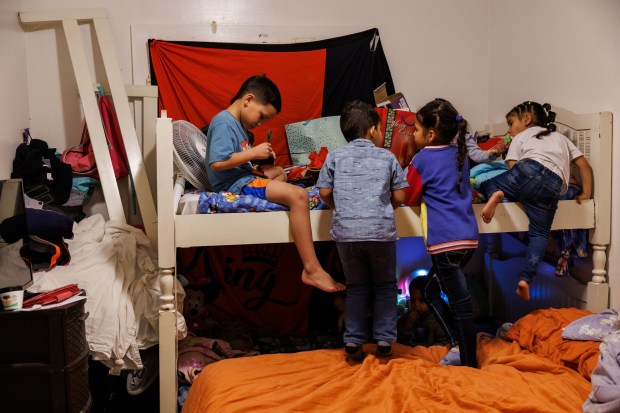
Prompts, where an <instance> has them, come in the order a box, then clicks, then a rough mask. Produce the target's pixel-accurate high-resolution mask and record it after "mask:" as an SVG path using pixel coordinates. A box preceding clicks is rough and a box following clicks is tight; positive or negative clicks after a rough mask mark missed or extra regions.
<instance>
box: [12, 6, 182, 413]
mask: <svg viewBox="0 0 620 413" xmlns="http://www.w3.org/2000/svg"><path fill="white" fill-rule="evenodd" d="M19 18H20V21H21V22H22V23H23V24H28V26H29V28H30V29H31V30H38V29H41V28H44V27H48V25H49V24H57V23H59V22H61V23H62V27H63V30H64V34H65V37H66V39H67V45H68V49H69V54H70V56H71V63H72V65H73V70H74V72H75V78H76V81H77V85H78V92H79V94H80V97H81V100H82V106H83V109H84V116H85V118H86V123H87V125H88V130H89V133H90V136H91V140H92V144H93V150H94V154H95V160H96V162H97V167H98V169H99V176H100V179H101V186H102V189H103V195H104V197H105V202H106V205H107V207H108V211H109V215H110V219H112V220H116V221H120V222H122V223H125V222H126V220H125V214H124V209H123V205H122V202H121V198H120V193H119V190H118V186H117V183H116V179H115V176H114V170H113V168H112V161H111V159H110V155H109V152H108V148H107V142H106V138H105V132H104V130H103V126H102V123H101V118H100V115H99V109H98V107H97V101H96V98H95V94H94V93H93V85H94V84H95V83H96V82H93V81H92V79H91V75H90V72H89V69H88V66H87V62H86V55H85V53H84V47H83V44H82V39H81V35H80V30H79V27H78V22H81V23H90V22H92V24H93V25H94V28H95V32H96V37H97V41H98V45H99V48H100V50H101V55H102V58H103V63H104V67H105V72H106V75H107V78H108V82H109V85H110V90H111V92H112V96H113V97H114V107H115V109H116V114H117V117H118V120H119V125H120V128H121V133H122V135H123V142H124V144H125V149H126V152H127V157H128V161H129V169H130V173H131V177H132V179H133V182H134V185H135V190H136V195H137V198H138V205H139V208H140V213H141V216H142V221H143V223H144V227H145V230H146V234H147V236H148V238H149V239H150V241H151V245H152V246H153V248H154V249H155V250H156V251H157V250H158V238H157V211H156V210H155V202H154V199H153V196H152V192H153V191H152V189H151V187H150V185H149V180H148V176H147V174H146V169H145V165H144V160H143V158H142V156H141V155H140V153H141V151H140V146H139V144H138V138H137V134H136V129H135V125H134V123H133V119H132V116H131V112H130V108H129V100H128V97H127V95H128V93H129V94H132V95H133V96H137V95H136V94H135V93H137V94H138V95H140V94H141V93H146V94H145V95H143V96H145V97H149V98H152V97H153V95H152V94H151V93H152V90H148V91H140V88H138V89H136V88H133V89H132V87H131V86H130V87H128V89H127V90H126V89H125V86H124V84H123V82H122V78H121V71H120V65H119V64H118V61H117V59H116V52H115V50H114V44H113V41H112V36H111V34H110V30H109V25H108V18H107V14H106V12H105V10H100V9H94V10H73V11H55V12H20V13H19ZM140 96H142V95H140ZM148 101H149V103H148V105H149V106H152V105H153V102H152V99H148ZM155 104H156V102H155ZM146 110H154V109H149V108H147V104H145V105H144V107H143V111H146ZM149 128H151V129H154V128H155V125H149ZM147 145H148V147H147ZM144 149H145V154H146V155H145V156H146V157H147V158H149V153H150V154H151V156H150V158H152V160H154V158H155V157H154V150H155V141H154V140H153V141H152V142H145V148H144ZM147 166H148V167H149V171H150V172H154V171H153V169H156V168H155V165H154V163H153V162H149V164H148V165H147ZM152 176H154V175H152ZM160 273H162V271H160ZM163 275H164V276H162V277H161V278H160V283H161V288H162V295H161V296H160V309H161V310H160V317H159V332H160V346H159V370H160V372H162V371H163V372H165V373H164V374H160V377H159V382H160V384H159V388H160V411H161V412H162V413H169V412H176V411H177V399H176V397H177V394H176V392H177V382H176V357H177V349H176V346H177V341H176V309H175V292H174V272H170V270H169V269H168V271H163Z"/></svg>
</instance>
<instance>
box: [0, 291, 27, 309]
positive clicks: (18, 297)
mask: <svg viewBox="0 0 620 413" xmlns="http://www.w3.org/2000/svg"><path fill="white" fill-rule="evenodd" d="M0 298H2V307H4V310H5V311H11V310H21V308H22V304H23V303H24V289H23V288H22V287H7V288H3V289H2V290H1V291H0Z"/></svg>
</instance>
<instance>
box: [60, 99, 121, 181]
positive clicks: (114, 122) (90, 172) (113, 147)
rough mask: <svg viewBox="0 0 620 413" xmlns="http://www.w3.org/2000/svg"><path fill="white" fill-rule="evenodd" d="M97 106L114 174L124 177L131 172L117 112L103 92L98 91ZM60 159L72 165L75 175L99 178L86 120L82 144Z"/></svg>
mask: <svg viewBox="0 0 620 413" xmlns="http://www.w3.org/2000/svg"><path fill="white" fill-rule="evenodd" d="M97 106H98V107H99V114H100V115H101V122H102V123H103V130H104V132H105V136H106V140H107V142H108V150H109V151H110V158H111V159H112V167H113V168H114V176H115V177H116V179H118V178H122V177H123V176H126V175H127V174H129V170H128V169H127V154H126V153H125V145H123V136H122V135H121V128H120V126H119V124H118V119H117V118H116V113H115V112H114V108H113V107H112V103H111V102H110V100H109V99H108V98H107V96H105V94H103V93H102V92H98V93H97ZM60 159H61V160H62V161H63V162H64V163H68V164H69V165H71V169H72V170H73V174H74V175H79V176H88V177H91V178H96V179H99V172H98V171H97V164H96V162H95V154H94V153H93V147H92V145H91V142H90V135H89V133H88V127H87V126H86V122H84V129H83V130H82V138H81V139H80V144H79V145H76V146H74V147H72V148H69V149H67V150H65V151H64V152H63V153H62V156H61V158H60Z"/></svg>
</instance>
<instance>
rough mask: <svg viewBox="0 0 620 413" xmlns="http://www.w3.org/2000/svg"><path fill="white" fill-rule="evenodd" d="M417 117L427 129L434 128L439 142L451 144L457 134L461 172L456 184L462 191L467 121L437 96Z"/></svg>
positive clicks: (458, 163)
mask: <svg viewBox="0 0 620 413" xmlns="http://www.w3.org/2000/svg"><path fill="white" fill-rule="evenodd" d="M416 119H417V121H418V122H419V123H420V125H422V126H423V127H424V128H425V129H432V130H433V131H435V133H436V134H437V143H439V144H440V145H449V144H450V143H451V142H452V141H453V140H454V137H455V136H456V143H457V145H458V151H457V154H456V162H457V167H458V172H459V181H458V183H457V185H456V189H457V191H458V192H459V193H460V192H461V182H462V181H463V174H462V169H463V163H465V158H466V157H467V147H466V146H465V135H466V134H467V121H466V120H465V119H464V118H463V117H462V116H461V115H459V112H458V111H457V110H456V109H455V108H454V106H452V104H451V103H450V102H448V101H447V100H445V99H441V98H436V99H435V100H433V101H432V102H429V103H427V104H426V105H424V106H423V107H422V109H420V110H419V111H418V113H417V114H416Z"/></svg>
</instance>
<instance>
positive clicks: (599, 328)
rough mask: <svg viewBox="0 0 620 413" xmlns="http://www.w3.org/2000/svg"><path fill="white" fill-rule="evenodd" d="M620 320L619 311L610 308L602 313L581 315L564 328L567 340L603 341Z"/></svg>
mask: <svg viewBox="0 0 620 413" xmlns="http://www.w3.org/2000/svg"><path fill="white" fill-rule="evenodd" d="M617 320H618V311H617V310H615V309H613V308H610V309H608V310H605V311H601V312H600V313H596V314H592V315H588V316H585V317H581V318H579V319H577V320H575V321H573V322H572V323H570V324H569V325H567V326H566V327H565V328H564V331H563V332H562V338H563V339H565V340H582V341H603V339H604V338H605V337H606V336H607V335H608V334H609V333H611V332H612V330H613V325H614V323H615V322H616V321H617Z"/></svg>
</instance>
